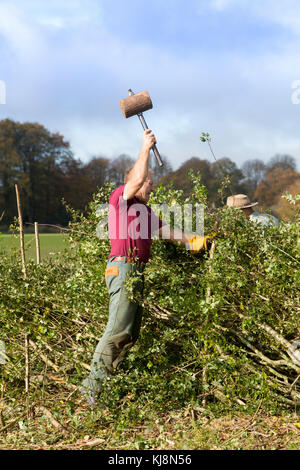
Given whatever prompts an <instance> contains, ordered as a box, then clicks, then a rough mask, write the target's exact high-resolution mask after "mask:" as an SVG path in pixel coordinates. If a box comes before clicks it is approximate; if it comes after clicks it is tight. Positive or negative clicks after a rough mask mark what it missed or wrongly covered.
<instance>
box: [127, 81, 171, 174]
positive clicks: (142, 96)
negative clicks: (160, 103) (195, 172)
mask: <svg viewBox="0 0 300 470" xmlns="http://www.w3.org/2000/svg"><path fill="white" fill-rule="evenodd" d="M128 92H129V96H128V98H124V99H123V100H121V101H120V106H121V109H122V113H123V115H124V116H125V117H126V118H129V117H130V116H135V115H137V116H138V118H139V120H140V122H141V124H142V126H143V129H144V130H146V129H148V126H147V123H146V121H145V119H144V116H143V112H144V111H147V109H151V108H153V105H152V101H151V98H150V95H149V93H148V91H140V93H136V94H134V93H133V91H132V90H131V89H130V90H128ZM152 150H153V153H154V155H155V158H156V160H157V163H158V165H159V166H163V162H162V159H161V157H160V154H159V151H158V149H157V147H156V145H155V144H154V145H153V147H152Z"/></svg>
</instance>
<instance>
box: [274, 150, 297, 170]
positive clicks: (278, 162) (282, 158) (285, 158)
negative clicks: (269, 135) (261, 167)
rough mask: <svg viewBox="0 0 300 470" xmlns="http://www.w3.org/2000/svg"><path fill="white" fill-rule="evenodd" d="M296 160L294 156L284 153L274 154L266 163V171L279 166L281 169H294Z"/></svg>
mask: <svg viewBox="0 0 300 470" xmlns="http://www.w3.org/2000/svg"><path fill="white" fill-rule="evenodd" d="M296 167H297V165H296V160H295V158H294V157H291V156H290V155H286V154H276V155H274V157H272V158H271V160H270V161H269V162H268V163H267V168H266V170H267V172H270V171H272V170H275V169H276V168H279V169H281V170H289V169H290V170H295V171H296Z"/></svg>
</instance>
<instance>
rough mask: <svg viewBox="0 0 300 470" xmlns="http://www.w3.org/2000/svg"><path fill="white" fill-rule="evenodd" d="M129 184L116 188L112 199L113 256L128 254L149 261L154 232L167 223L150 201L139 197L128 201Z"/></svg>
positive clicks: (130, 256)
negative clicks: (140, 199) (127, 188)
mask: <svg viewBox="0 0 300 470" xmlns="http://www.w3.org/2000/svg"><path fill="white" fill-rule="evenodd" d="M124 188H125V185H122V186H119V187H118V188H117V189H115V190H114V191H113V193H112V194H111V196H110V199H109V211H108V233H109V239H110V244H111V251H110V255H109V257H110V258H111V257H112V256H127V257H129V258H131V259H138V260H139V261H140V262H143V263H147V261H148V260H149V257H150V251H151V242H152V234H153V232H154V231H156V230H158V229H159V228H161V227H162V226H163V225H165V224H164V222H163V221H162V220H161V219H160V218H159V217H157V216H156V215H155V214H154V212H153V211H152V209H151V208H150V207H149V206H147V204H145V203H143V202H141V201H139V200H138V199H137V198H136V197H133V198H132V199H128V200H124V199H123V193H124Z"/></svg>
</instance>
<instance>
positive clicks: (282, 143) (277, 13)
mask: <svg viewBox="0 0 300 470" xmlns="http://www.w3.org/2000/svg"><path fill="white" fill-rule="evenodd" d="M247 3H248V5H249V9H250V10H251V13H252V14H254V13H255V14H257V16H258V17H259V18H264V19H265V20H266V22H278V23H279V24H282V25H286V27H287V28H294V27H296V26H293V23H292V16H293V14H295V5H296V3H295V2H286V3H283V4H280V3H279V2H276V0H274V1H272V4H273V5H274V4H276V5H277V7H278V8H277V9H276V8H274V9H273V10H272V8H270V5H271V4H270V3H269V2H268V1H266V2H258V1H253V2H244V1H242V0H239V1H237V0H214V1H212V2H211V4H210V5H211V9H212V11H211V12H210V14H211V15H219V13H220V12H222V11H226V9H229V8H234V7H235V6H236V5H241V4H243V5H246V4H247ZM83 4H84V8H82V6H83ZM203 4H204V3H203V2H202V5H203ZM41 5H43V2H39V1H33V0H28V2H26V9H25V8H24V2H23V1H21V0H19V1H14V2H10V3H2V4H1V5H0V40H1V36H2V37H3V38H4V39H5V44H6V48H7V49H8V50H9V51H10V56H9V57H8V59H7V60H6V62H5V63H4V65H3V68H2V71H3V70H5V68H6V71H7V70H9V71H10V72H9V80H7V79H6V77H5V76H0V79H5V81H6V82H7V104H6V105H5V107H4V106H2V107H1V111H2V112H3V111H4V108H5V110H7V114H8V115H9V116H10V117H12V118H14V119H18V120H22V121H25V120H31V121H39V122H41V123H42V124H44V125H45V126H46V127H48V128H49V129H50V130H52V131H58V132H60V133H62V134H63V135H64V136H65V137H66V139H68V140H70V143H71V146H72V148H73V150H74V151H75V153H76V156H78V157H81V158H82V159H86V158H88V157H89V156H90V155H92V154H103V155H105V156H107V157H113V156H117V155H118V154H120V153H129V154H131V155H132V156H135V155H137V152H138V150H139V146H140V141H141V135H142V129H141V127H140V124H139V122H138V119H137V118H130V119H128V120H125V119H124V118H123V117H122V114H121V111H120V108H119V100H120V99H122V98H124V97H125V96H126V95H127V90H128V88H129V87H131V88H132V89H133V90H134V91H136V92H137V91H141V90H143V89H148V91H149V92H150V95H151V97H152V100H153V103H154V109H153V110H151V111H149V112H147V113H146V114H145V117H146V120H147V122H148V125H149V127H151V128H153V130H154V131H155V132H156V135H157V138H158V144H159V145H158V146H159V149H160V151H161V153H162V154H166V155H167V156H168V157H169V158H170V160H171V161H172V162H173V164H174V166H178V165H179V164H180V163H181V162H182V161H183V160H184V159H186V158H189V157H191V156H192V155H198V156H201V157H203V158H211V156H210V154H209V151H208V149H207V148H206V146H205V145H204V144H201V143H200V140H199V136H200V134H201V132H202V131H205V132H206V131H207V132H210V133H211V135H212V137H213V143H214V146H215V150H216V154H217V156H219V157H222V156H224V155H226V156H228V157H230V158H233V159H235V161H236V162H237V163H240V162H241V161H244V160H246V159H247V158H251V157H252V156H253V157H257V155H258V154H259V158H264V159H267V158H269V157H270V156H272V155H273V154H275V153H277V152H289V153H291V154H292V155H294V156H295V157H297V156H298V155H299V153H298V152H299V150H298V149H299V144H298V141H297V136H298V129H297V126H298V122H299V114H300V105H299V106H295V105H292V104H291V94H292V89H291V84H292V82H293V81H294V80H297V79H299V78H300V70H299V69H298V70H297V68H296V65H295V64H297V62H298V50H299V44H298V41H288V42H285V43H283V44H282V45H280V51H279V50H278V49H277V50H276V49H275V48H274V49H271V48H268V49H266V48H264V47H262V48H261V49H259V50H257V53H256V54H255V55H254V54H252V55H250V54H248V53H247V48H244V49H243V48H240V49H238V50H235V49H230V48H228V49H227V50H222V51H220V50H219V49H218V48H215V49H213V48H210V49H209V50H208V49H207V48H206V43H203V44H202V45H201V48H195V47H194V48H191V49H189V45H188V44H187V54H185V55H184V54H181V55H179V54H178V51H177V50H176V48H175V47H173V48H170V47H169V44H168V42H167V40H165V42H163V41H162V42H161V43H160V44H157V43H156V44H155V43H152V42H151V40H150V39H149V40H148V41H147V42H146V41H141V40H140V38H139V37H136V38H133V39H132V37H131V38H130V39H128V38H127V39H126V35H124V34H123V30H119V31H114V32H112V31H110V30H108V29H107V25H106V23H105V22H104V20H103V15H102V8H101V5H102V3H101V2H96V1H95V0H89V1H87V2H80V1H73V0H72V1H70V2H67V3H66V4H65V3H64V5H63V6H61V3H60V2H58V1H56V0H55V1H54V2H51V4H49V6H48V7H47V9H46V8H45V7H43V8H42V7H41ZM280 5H282V6H280ZM286 5H287V11H286V16H284V15H283V17H282V18H281V13H282V14H283V13H284V12H283V9H284V8H285V6H286ZM115 8H116V7H115ZM268 8H269V12H268ZM166 10H167V8H166ZM106 13H107V12H106ZM109 14H110V15H114V14H116V12H115V11H112V10H110V11H109ZM130 14H131V13H130ZM236 14H238V13H236ZM172 15H173V16H172V21H173V22H174V28H175V23H176V21H178V22H181V20H182V18H179V17H177V16H176V15H175V12H174V11H173V12H172ZM161 21H163V22H164V21H167V20H166V19H164V18H161ZM280 21H281V23H280ZM295 21H296V20H295ZM124 22H126V17H125V18H124ZM163 24H164V23H163ZM154 32H155V30H154ZM254 39H255V38H254ZM254 39H253V40H254ZM191 40H193V38H191ZM209 40H210V38H209V37H208V38H207V43H209ZM249 40H252V38H250V39H249ZM2 71H1V73H2ZM298 72H299V73H298ZM7 73H8V72H7Z"/></svg>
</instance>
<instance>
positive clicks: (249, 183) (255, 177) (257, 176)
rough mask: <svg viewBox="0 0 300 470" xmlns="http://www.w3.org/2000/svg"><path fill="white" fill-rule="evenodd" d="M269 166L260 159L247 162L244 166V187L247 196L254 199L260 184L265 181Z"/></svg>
mask: <svg viewBox="0 0 300 470" xmlns="http://www.w3.org/2000/svg"><path fill="white" fill-rule="evenodd" d="M266 170H267V166H266V164H265V163H264V162H263V161H262V160H259V159H258V158H256V159H253V160H247V161H245V163H244V164H243V166H242V172H243V175H244V178H245V180H244V185H245V188H246V193H247V195H248V196H249V197H250V198H252V197H253V194H254V192H255V190H256V188H257V186H258V184H259V183H260V182H261V181H262V180H263V178H264V175H265V173H266Z"/></svg>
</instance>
